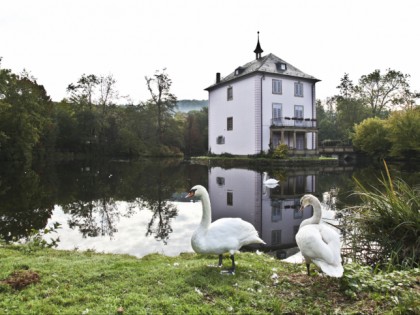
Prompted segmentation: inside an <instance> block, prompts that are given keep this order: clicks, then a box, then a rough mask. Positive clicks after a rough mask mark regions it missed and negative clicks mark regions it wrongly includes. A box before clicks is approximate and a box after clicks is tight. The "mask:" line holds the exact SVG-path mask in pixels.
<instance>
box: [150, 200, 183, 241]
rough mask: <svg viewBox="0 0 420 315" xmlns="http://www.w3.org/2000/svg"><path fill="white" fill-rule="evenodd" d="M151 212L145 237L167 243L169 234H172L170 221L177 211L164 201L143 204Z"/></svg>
mask: <svg viewBox="0 0 420 315" xmlns="http://www.w3.org/2000/svg"><path fill="white" fill-rule="evenodd" d="M143 204H144V205H145V206H146V207H147V208H148V209H150V210H151V211H152V212H153V215H152V218H151V219H150V222H149V224H148V225H147V232H146V236H149V235H154V236H155V239H156V240H158V241H163V243H164V244H167V243H168V239H169V234H170V233H172V232H173V229H172V226H171V219H172V218H175V217H176V216H177V215H178V209H177V208H176V207H175V206H174V205H173V204H170V203H169V202H167V201H165V200H156V202H153V203H148V202H144V203H143Z"/></svg>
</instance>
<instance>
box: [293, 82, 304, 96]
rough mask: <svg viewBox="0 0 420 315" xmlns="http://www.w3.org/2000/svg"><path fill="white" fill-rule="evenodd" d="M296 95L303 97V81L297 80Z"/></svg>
mask: <svg viewBox="0 0 420 315" xmlns="http://www.w3.org/2000/svg"><path fill="white" fill-rule="evenodd" d="M295 96H297V97H303V83H302V82H295Z"/></svg>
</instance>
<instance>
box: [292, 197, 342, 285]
mask: <svg viewBox="0 0 420 315" xmlns="http://www.w3.org/2000/svg"><path fill="white" fill-rule="evenodd" d="M306 196H310V197H307V199H306V203H305V204H304V205H307V204H311V205H312V206H313V207H314V216H313V217H312V218H310V219H307V220H305V221H303V222H302V224H301V226H300V228H299V231H298V233H297V234H296V243H297V245H298V247H299V249H300V251H301V253H302V256H303V257H304V258H305V260H306V263H308V264H309V263H310V262H313V263H314V264H315V265H317V266H318V267H319V268H321V270H322V271H323V272H325V273H326V274H327V275H329V276H331V277H341V276H342V275H343V266H342V265H341V243H340V235H339V233H338V232H337V231H336V230H334V229H333V228H332V227H330V226H329V225H327V224H325V223H324V224H320V218H321V205H320V203H319V200H318V199H317V198H316V197H314V196H312V195H305V196H304V197H303V198H302V200H304V198H305V197H306Z"/></svg>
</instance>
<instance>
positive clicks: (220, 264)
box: [207, 255, 223, 268]
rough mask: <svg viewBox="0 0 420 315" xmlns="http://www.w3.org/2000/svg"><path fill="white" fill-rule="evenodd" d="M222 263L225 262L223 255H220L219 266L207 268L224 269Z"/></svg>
mask: <svg viewBox="0 0 420 315" xmlns="http://www.w3.org/2000/svg"><path fill="white" fill-rule="evenodd" d="M222 262H223V255H219V263H218V264H217V265H207V267H212V268H222Z"/></svg>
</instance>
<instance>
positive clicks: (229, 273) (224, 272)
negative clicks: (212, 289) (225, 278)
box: [220, 269, 235, 276]
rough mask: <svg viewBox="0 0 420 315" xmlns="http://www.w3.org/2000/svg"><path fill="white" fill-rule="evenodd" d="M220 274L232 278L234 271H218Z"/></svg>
mask: <svg viewBox="0 0 420 315" xmlns="http://www.w3.org/2000/svg"><path fill="white" fill-rule="evenodd" d="M220 274H222V275H230V276H234V275H235V270H232V269H227V270H222V271H220Z"/></svg>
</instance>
